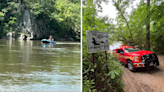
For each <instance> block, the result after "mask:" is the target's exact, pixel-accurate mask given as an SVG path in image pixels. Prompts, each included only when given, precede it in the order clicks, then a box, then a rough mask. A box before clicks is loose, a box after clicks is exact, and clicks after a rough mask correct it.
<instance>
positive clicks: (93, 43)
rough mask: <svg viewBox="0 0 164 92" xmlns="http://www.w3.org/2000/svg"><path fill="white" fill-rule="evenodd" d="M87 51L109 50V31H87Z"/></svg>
mask: <svg viewBox="0 0 164 92" xmlns="http://www.w3.org/2000/svg"><path fill="white" fill-rule="evenodd" d="M86 38H87V51H88V53H95V52H100V51H107V50H109V37H108V32H99V31H90V30H87V31H86Z"/></svg>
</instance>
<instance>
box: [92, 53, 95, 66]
mask: <svg viewBox="0 0 164 92" xmlns="http://www.w3.org/2000/svg"><path fill="white" fill-rule="evenodd" d="M92 60H93V64H95V58H94V53H92Z"/></svg>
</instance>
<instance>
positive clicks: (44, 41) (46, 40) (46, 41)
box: [41, 39, 56, 44]
mask: <svg viewBox="0 0 164 92" xmlns="http://www.w3.org/2000/svg"><path fill="white" fill-rule="evenodd" d="M41 42H43V43H53V44H56V42H55V41H50V40H48V39H42V40H41Z"/></svg>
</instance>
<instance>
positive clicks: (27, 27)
mask: <svg viewBox="0 0 164 92" xmlns="http://www.w3.org/2000/svg"><path fill="white" fill-rule="evenodd" d="M23 26H24V28H23V30H22V31H23V33H25V34H30V37H28V38H27V39H28V40H31V39H33V30H32V26H31V19H30V13H29V11H28V10H25V11H24V14H23Z"/></svg>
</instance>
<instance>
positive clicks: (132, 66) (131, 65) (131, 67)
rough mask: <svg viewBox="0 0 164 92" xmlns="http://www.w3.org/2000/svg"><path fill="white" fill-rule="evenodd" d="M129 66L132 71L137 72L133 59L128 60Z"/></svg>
mask: <svg viewBox="0 0 164 92" xmlns="http://www.w3.org/2000/svg"><path fill="white" fill-rule="evenodd" d="M127 66H128V68H129V70H130V71H132V72H135V71H136V69H135V67H134V65H133V63H132V61H130V60H128V62H127Z"/></svg>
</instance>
